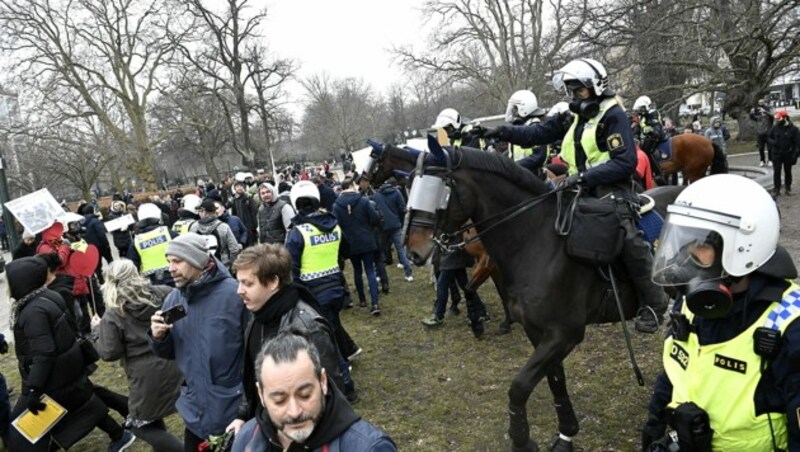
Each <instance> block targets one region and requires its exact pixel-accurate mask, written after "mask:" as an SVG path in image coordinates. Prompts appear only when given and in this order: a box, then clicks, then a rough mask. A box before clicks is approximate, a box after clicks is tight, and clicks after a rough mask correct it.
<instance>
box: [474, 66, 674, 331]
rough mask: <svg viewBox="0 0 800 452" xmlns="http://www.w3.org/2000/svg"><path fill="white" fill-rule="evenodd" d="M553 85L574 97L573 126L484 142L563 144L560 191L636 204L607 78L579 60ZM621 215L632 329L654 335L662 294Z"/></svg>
mask: <svg viewBox="0 0 800 452" xmlns="http://www.w3.org/2000/svg"><path fill="white" fill-rule="evenodd" d="M553 86H554V87H555V88H556V89H563V90H565V91H566V92H567V94H569V95H571V96H572V101H571V102H570V103H569V109H570V111H572V112H573V113H575V115H574V118H573V120H572V122H571V123H566V122H565V121H559V120H549V121H546V122H543V123H539V124H534V125H530V126H500V127H497V128H495V129H491V130H489V131H487V132H486V133H485V134H484V137H487V138H488V137H497V138H500V139H501V140H503V141H508V142H510V143H514V144H518V145H521V146H532V145H537V144H547V143H551V142H554V141H557V140H560V139H562V137H563V142H562V147H561V159H562V160H563V161H564V163H566V164H567V166H568V167H569V174H570V175H569V177H568V178H567V179H566V180H565V181H564V186H567V187H568V186H577V185H579V186H581V187H583V188H584V190H583V191H584V192H585V193H588V194H589V195H591V196H595V197H598V198H602V197H613V198H614V199H616V200H617V201H621V202H627V203H636V202H638V196H636V195H635V193H634V192H633V189H632V187H633V184H632V176H633V174H634V172H635V170H636V163H637V159H636V148H635V145H634V142H633V135H632V133H631V128H630V124H629V122H628V118H627V117H626V116H625V111H624V110H623V109H622V105H620V103H619V100H618V99H617V97H616V96H615V93H614V92H613V91H612V90H611V89H610V88H609V86H608V74H607V72H606V70H605V68H604V67H603V65H602V64H600V63H599V62H597V61H595V60H592V59H589V58H579V59H576V60H572V61H570V62H569V63H567V65H566V66H564V67H563V68H561V69H560V70H558V71H557V72H556V73H555V75H554V76H553ZM627 210H628V212H627V213H626V214H625V215H620V217H619V218H620V223H621V226H622V228H623V229H624V230H625V237H624V243H623V246H622V253H621V256H620V257H621V260H622V263H623V264H624V266H625V269H626V271H627V273H628V276H629V277H630V279H631V282H632V283H633V286H634V288H635V291H636V297H637V300H638V302H639V307H640V309H639V313H638V316H637V319H636V323H635V325H636V329H637V330H638V331H641V332H646V333H654V332H655V331H657V330H658V325H659V324H660V323H661V321H662V315H663V314H664V312H665V311H666V308H667V298H666V295H665V293H664V291H663V290H661V288H659V287H658V286H656V285H655V284H653V282H652V281H651V280H650V269H651V265H652V257H651V256H650V248H649V245H648V244H647V242H645V241H644V239H643V238H642V234H641V232H640V231H639V229H638V228H637V227H636V223H635V215H636V214H635V213H633V212H631V211H630V209H627Z"/></svg>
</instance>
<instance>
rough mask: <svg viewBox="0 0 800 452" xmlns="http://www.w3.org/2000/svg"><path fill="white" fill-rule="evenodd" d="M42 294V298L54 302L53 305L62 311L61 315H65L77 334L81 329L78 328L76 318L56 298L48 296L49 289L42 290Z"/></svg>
mask: <svg viewBox="0 0 800 452" xmlns="http://www.w3.org/2000/svg"><path fill="white" fill-rule="evenodd" d="M41 295H42V298H44V299H45V300H47V301H49V302H50V303H53V305H54V306H55V307H56V308H58V311H59V312H60V313H61V315H63V316H65V317H66V318H67V324H68V325H69V327H70V328H72V332H73V333H75V334H78V331H79V330H78V325H76V324H75V319H74V318H73V317H72V316H71V315H70V314H69V313H68V312H67V311H66V310H65V309H64V308H62V307H61V305H60V304H58V302H56V300H53V299H52V298H50V297H49V296H48V294H47V291H44V292H42V294H41ZM66 309H69V307H66Z"/></svg>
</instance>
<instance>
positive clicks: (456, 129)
mask: <svg viewBox="0 0 800 452" xmlns="http://www.w3.org/2000/svg"><path fill="white" fill-rule="evenodd" d="M431 128H432V129H444V131H445V133H447V138H448V139H449V140H450V145H451V146H453V147H457V148H458V147H462V146H464V147H470V148H476V149H484V148H485V147H486V143H485V142H484V140H482V139H481V138H480V137H479V136H478V135H477V134H476V133H475V132H474V131H473V126H472V124H466V123H464V122H463V121H462V119H461V114H460V113H459V112H458V111H457V110H456V109H454V108H445V109H444V110H442V112H441V113H439V116H437V117H436V122H434V123H433V125H432V126H431Z"/></svg>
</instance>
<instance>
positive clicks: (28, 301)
mask: <svg viewBox="0 0 800 452" xmlns="http://www.w3.org/2000/svg"><path fill="white" fill-rule="evenodd" d="M6 273H7V274H8V286H9V290H10V292H11V298H12V299H13V302H12V304H11V327H12V329H13V331H14V343H15V344H16V353H17V359H18V361H19V372H20V377H21V379H22V394H21V395H20V397H19V399H18V400H17V403H16V405H15V406H14V408H13V410H12V411H11V418H12V419H15V418H16V417H17V416H19V415H20V414H21V413H22V412H23V411H24V410H25V409H28V410H30V412H31V413H32V414H34V415H38V414H39V412H40V411H42V410H46V409H47V408H46V406H45V404H44V403H43V402H42V400H41V398H42V396H43V395H47V396H48V397H50V398H52V399H53V400H55V401H56V402H57V403H58V404H60V405H61V406H63V407H64V408H66V410H67V414H66V416H65V417H64V418H63V419H61V421H59V423H58V425H57V426H56V427H55V428H54V429H53V430H51V431H50V432H48V434H47V435H45V437H44V438H42V439H40V440H39V441H37V442H36V443H35V444H31V443H30V442H29V441H28V440H27V439H25V438H24V437H23V436H22V435H21V434H20V433H19V432H18V431H17V429H11V431H10V432H9V433H10V434H9V446H10V447H9V449H10V450H13V451H43V452H44V451H49V450H51V445H52V443H53V440H54V437H55V438H58V443H59V444H60V445H61V446H62V447H69V446H70V445H72V444H74V443H75V442H77V441H78V440H79V439H80V438H81V437H83V436H85V435H86V434H88V433H89V432H90V431H91V429H92V428H93V427H94V426H97V427H99V428H100V429H101V430H103V431H104V432H106V433H107V434H108V435H109V437H111V438H112V442H111V444H110V445H109V448H108V450H109V451H110V452H119V451H123V450H125V449H127V448H128V447H129V446H130V445H131V444H132V443H133V442H134V441H135V439H136V438H135V436H133V434H132V433H131V432H129V431H127V430H124V429H123V428H122V427H120V425H119V424H117V422H116V421H115V420H114V419H113V418H112V417H111V416H109V414H108V407H106V406H105V404H103V402H102V401H101V400H100V399H99V398H98V397H97V396H96V395H95V394H94V392H93V389H92V385H91V383H90V382H89V379H88V375H87V364H88V363H86V361H85V359H84V356H83V353H82V351H81V347H80V345H79V344H78V341H77V340H76V336H75V332H74V330H73V328H72V327H71V326H70V325H69V322H68V317H67V315H66V311H67V306H66V305H65V303H64V300H63V299H62V298H61V296H59V295H58V294H57V293H55V292H53V291H51V290H49V289H47V287H46V286H45V283H46V281H47V263H46V262H45V261H44V260H43V259H41V258H39V257H26V258H22V259H18V260H14V261H12V262H10V263H9V264H8V265H7V266H6ZM76 424H77V425H76ZM86 424H91V425H86ZM65 437H69V439H68V440H67V439H66V438H65Z"/></svg>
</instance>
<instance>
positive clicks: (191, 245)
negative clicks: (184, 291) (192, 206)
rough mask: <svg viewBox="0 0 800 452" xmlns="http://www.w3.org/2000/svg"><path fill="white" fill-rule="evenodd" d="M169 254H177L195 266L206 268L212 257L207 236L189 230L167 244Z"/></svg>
mask: <svg viewBox="0 0 800 452" xmlns="http://www.w3.org/2000/svg"><path fill="white" fill-rule="evenodd" d="M166 254H167V256H175V257H177V258H180V259H183V260H184V261H186V262H188V263H189V264H191V266H192V267H195V268H201V269H202V268H205V267H206V264H207V263H208V260H209V259H210V258H211V256H209V254H208V246H207V245H206V238H205V237H203V236H200V235H198V234H195V233H194V232H188V233H186V234H182V235H180V236H178V237H177V238H175V239H173V240H171V241H170V242H169V244H168V245H167V253H166Z"/></svg>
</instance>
